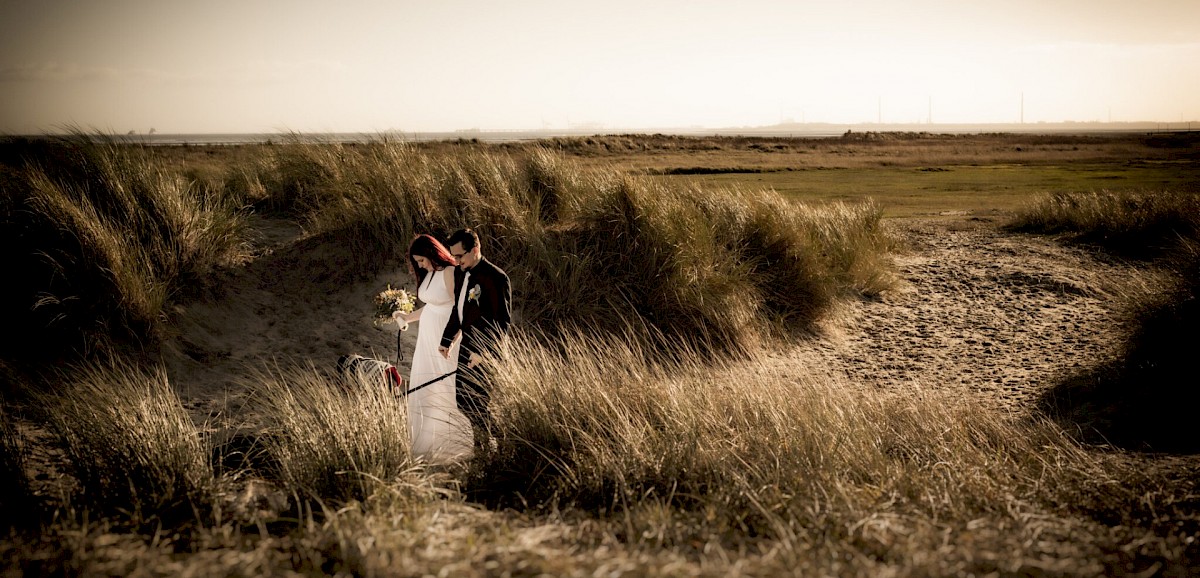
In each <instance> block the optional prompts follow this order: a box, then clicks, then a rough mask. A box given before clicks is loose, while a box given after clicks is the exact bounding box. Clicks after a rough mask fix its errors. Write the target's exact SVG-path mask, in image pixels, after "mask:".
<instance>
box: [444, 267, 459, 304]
mask: <svg viewBox="0 0 1200 578" xmlns="http://www.w3.org/2000/svg"><path fill="white" fill-rule="evenodd" d="M442 275H445V276H446V289H449V290H450V296H451V297H453V298H454V300H455V301H458V293H455V292H454V267H446V268H445V269H442Z"/></svg>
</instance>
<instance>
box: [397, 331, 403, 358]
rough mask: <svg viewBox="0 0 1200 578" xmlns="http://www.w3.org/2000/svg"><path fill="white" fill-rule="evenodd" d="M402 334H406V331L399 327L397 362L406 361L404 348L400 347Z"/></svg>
mask: <svg viewBox="0 0 1200 578" xmlns="http://www.w3.org/2000/svg"><path fill="white" fill-rule="evenodd" d="M401 335H404V332H403V331H401V330H399V329H397V330H396V363H400V362H401V361H404V349H402V348H401V347H400V336H401Z"/></svg>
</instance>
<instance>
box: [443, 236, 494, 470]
mask: <svg viewBox="0 0 1200 578" xmlns="http://www.w3.org/2000/svg"><path fill="white" fill-rule="evenodd" d="M446 244H447V245H449V246H450V255H451V256H453V257H454V259H455V261H457V262H458V269H456V270H455V272H454V286H455V287H457V288H458V295H457V299H456V300H455V303H454V311H453V312H452V313H451V314H450V320H449V321H447V322H446V329H445V330H444V331H443V332H442V343H441V346H440V347H438V351H439V352H440V353H441V354H442V356H443V357H446V358H449V356H450V345H451V343H453V342H454V338H455V336H457V335H458V333H459V332H460V331H461V332H462V342H461V344H460V345H459V349H458V387H457V390H456V392H455V398H456V401H457V403H458V408H459V409H460V410H462V412H463V414H465V415H466V416H467V418H468V419H470V420H471V426H472V428H473V429H474V430H475V446H476V447H477V448H478V447H485V448H486V447H487V445H486V440H487V439H488V437H489V434H490V431H491V423H490V422H491V414H489V413H488V401H489V399H490V395H489V393H488V373H489V368H488V367H487V366H486V364H484V353H487V352H491V351H494V350H493V349H492V348H493V347H494V346H495V344H496V342H497V340H499V339H500V337H502V336H503V335H504V333H505V331H507V330H508V325H509V323H510V322H511V321H512V305H511V304H512V287H511V286H510V285H509V282H508V274H506V273H505V272H504V270H502V269H500V268H499V267H497V266H495V265H493V264H492V262H491V261H488V260H487V259H485V258H484V257H483V253H482V251H481V250H480V247H479V235H478V234H476V233H475V231H472V230H471V229H460V230H458V231H455V232H454V234H453V235H450V238H449V239H448V240H447V241H446ZM481 364H484V365H481Z"/></svg>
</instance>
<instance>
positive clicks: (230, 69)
mask: <svg viewBox="0 0 1200 578" xmlns="http://www.w3.org/2000/svg"><path fill="white" fill-rule="evenodd" d="M0 102H4V103H5V106H4V107H3V108H0V133H7V134H41V133H55V132H57V131H58V130H60V127H71V126H81V127H102V128H103V129H105V130H110V131H113V132H121V133H126V132H128V131H130V130H133V131H134V132H135V133H145V132H148V131H149V130H150V129H151V128H156V129H157V131H158V132H163V133H176V134H221V133H225V134H233V133H238V134H251V133H270V132H280V133H282V132H289V131H295V132H300V133H309V134H317V133H333V132H343V133H345V132H359V133H363V134H369V133H380V132H387V131H396V130H400V131H408V132H422V133H428V132H450V131H455V130H470V129H479V130H481V131H500V130H557V131H562V130H574V129H576V128H579V129H587V130H605V131H613V130H636V131H648V130H656V128H655V127H679V128H689V127H695V128H699V127H710V128H705V129H704V130H717V129H716V128H711V127H720V128H722V129H723V128H731V127H763V126H770V125H775V124H779V123H784V122H788V121H792V122H796V123H798V124H801V125H806V126H814V125H816V124H817V123H825V124H828V125H839V126H858V125H862V124H867V123H875V124H881V125H884V124H886V125H896V124H901V125H918V124H921V123H931V122H932V124H933V125H937V124H950V125H956V124H1002V123H1003V124H1008V123H1024V124H1035V123H1044V124H1056V123H1065V122H1074V123H1091V122H1152V123H1171V124H1175V123H1183V124H1186V123H1187V122H1188V121H1187V120H1186V119H1200V2H1197V1H1195V0H1143V1H1141V2H1136V3H1133V2H1128V1H1127V0H1055V1H1054V2H1045V1H1044V0H978V1H974V2H953V1H951V0H910V1H908V2H902V3H901V2H892V1H889V0H844V1H841V0H838V1H835V0H791V1H788V2H780V1H779V0H743V1H742V2H736V3H734V2H696V1H695V0H655V1H653V2H646V1H645V0H609V1H607V2H593V3H583V2H557V1H554V0H509V1H506V2H482V3H481V2H474V1H473V0H443V1H441V2H422V1H418V0H389V1H379V0H346V1H344V2H338V3H331V2H326V1H322V0H254V1H252V2H244V1H240V0H209V1H206V2H162V1H157V0H118V1H113V2H76V1H72V0H39V1H37V2H27V1H23V0H0ZM1146 119H1149V120H1146Z"/></svg>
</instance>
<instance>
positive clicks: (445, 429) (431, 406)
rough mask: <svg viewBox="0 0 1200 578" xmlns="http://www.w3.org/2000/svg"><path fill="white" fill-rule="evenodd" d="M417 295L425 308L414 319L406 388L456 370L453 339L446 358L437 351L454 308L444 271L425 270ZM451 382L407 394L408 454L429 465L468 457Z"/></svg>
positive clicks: (467, 432) (466, 427) (465, 423)
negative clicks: (410, 437)
mask: <svg viewBox="0 0 1200 578" xmlns="http://www.w3.org/2000/svg"><path fill="white" fill-rule="evenodd" d="M417 298H418V299H420V300H421V302H423V303H424V304H425V306H424V307H425V308H424V309H422V310H421V317H420V319H419V320H418V321H417V346H416V348H414V350H413V357H412V371H411V372H410V375H409V380H408V387H409V389H412V388H415V387H418V386H420V385H421V384H424V383H426V382H428V381H430V380H432V379H435V378H437V377H438V376H440V375H444V374H447V373H450V372H451V371H454V370H455V369H457V368H458V344H457V343H455V345H454V347H453V348H452V349H451V350H450V358H449V359H446V358H444V357H442V355H441V354H440V353H438V346H439V345H441V341H442V330H443V329H445V327H446V322H447V321H448V320H449V319H450V314H451V312H453V311H454V295H451V293H450V289H449V288H448V287H446V275H445V274H444V271H434V272H431V273H428V274H426V275H425V279H424V281H423V282H422V283H421V286H420V287H418V288H417ZM455 383H456V380H455V376H453V375H451V376H449V377H445V378H442V379H440V380H438V381H437V382H436V383H433V384H430V385H427V386H425V387H423V388H421V389H420V390H418V391H415V392H412V393H410V394H408V423H409V425H410V427H411V428H412V451H413V455H415V456H421V457H424V458H425V459H427V460H428V461H430V462H432V463H445V462H451V461H455V460H459V459H463V458H466V457H469V456H470V455H471V453H472V451H473V445H472V440H471V436H472V432H471V422H470V421H469V420H468V419H467V416H465V415H463V413H462V412H461V411H459V409H458V404H457V402H456V401H455V390H454V388H455Z"/></svg>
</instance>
